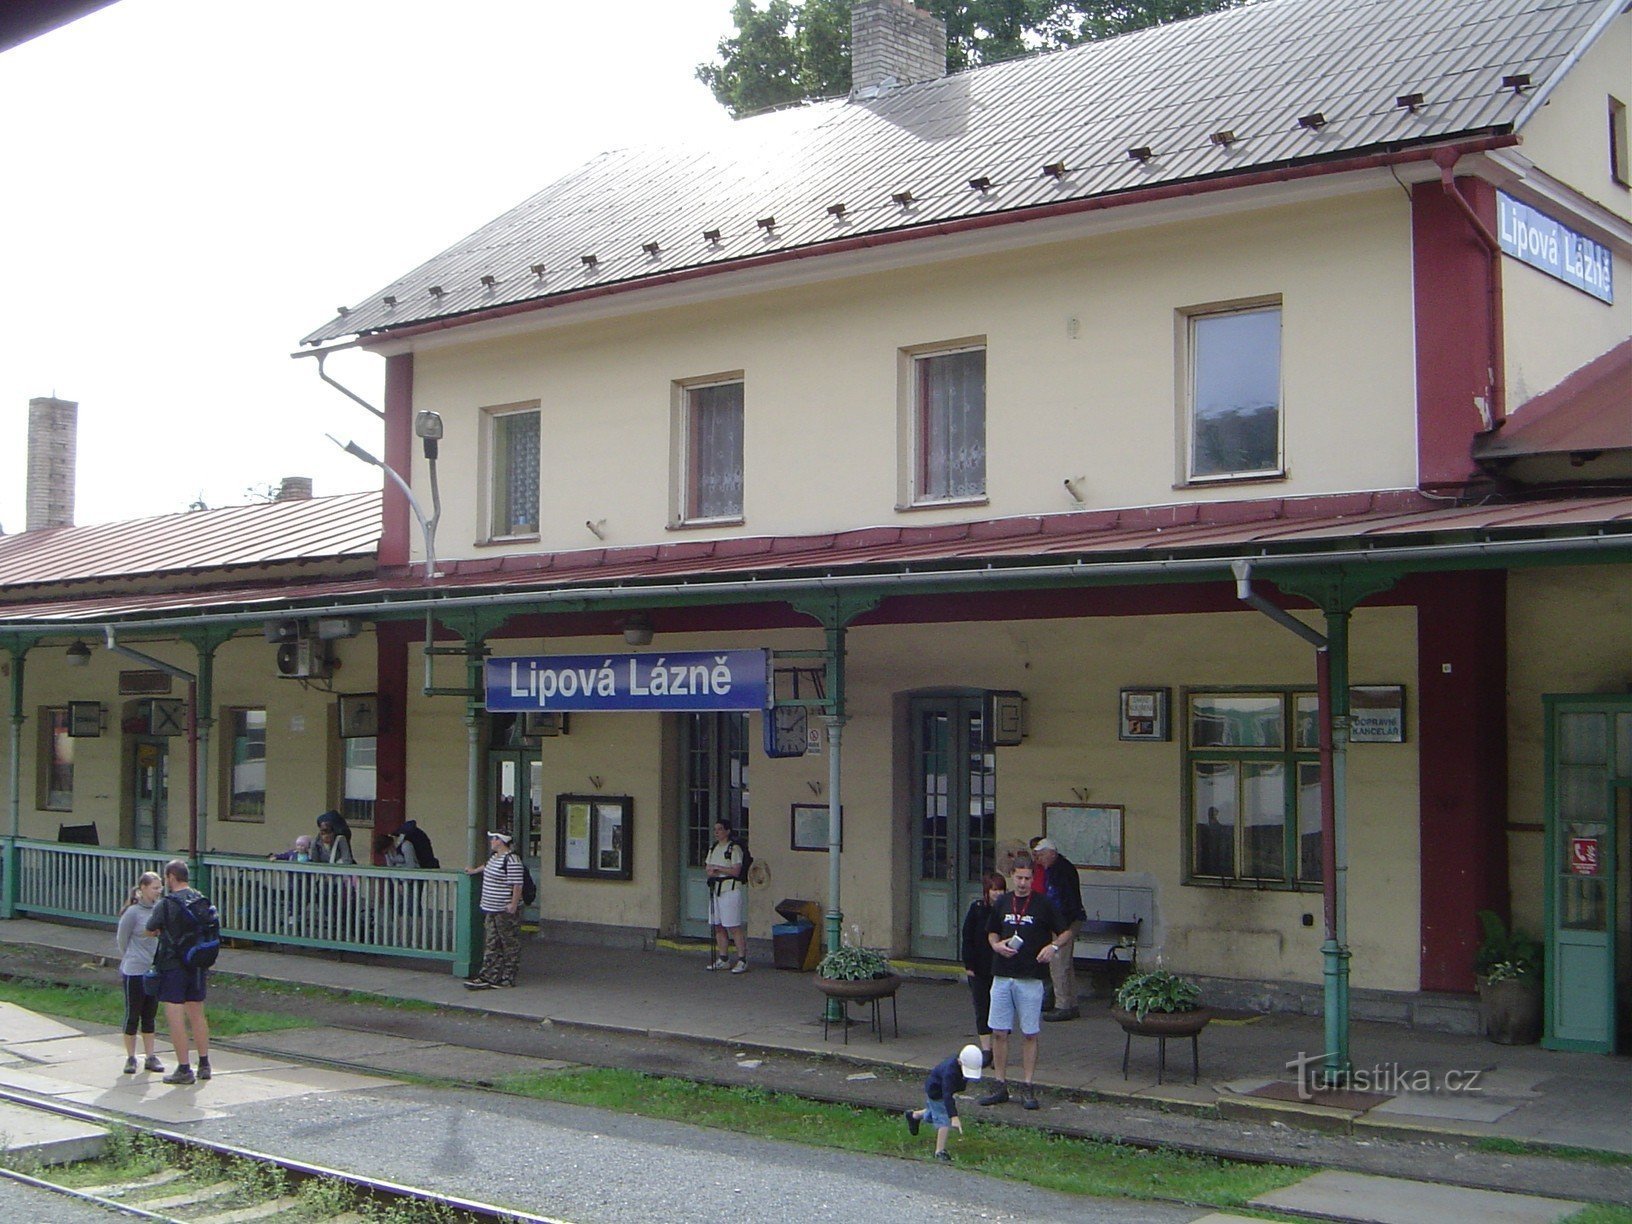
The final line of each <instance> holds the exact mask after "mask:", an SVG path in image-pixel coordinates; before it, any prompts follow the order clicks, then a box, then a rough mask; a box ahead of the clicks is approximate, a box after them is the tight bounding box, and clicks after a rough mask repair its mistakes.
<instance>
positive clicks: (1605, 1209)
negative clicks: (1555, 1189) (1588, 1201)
mask: <svg viewBox="0 0 1632 1224" xmlns="http://www.w3.org/2000/svg"><path fill="white" fill-rule="evenodd" d="M1564 1224H1632V1207H1611V1206H1608V1205H1607V1204H1603V1203H1599V1204H1597V1205H1595V1206H1592V1207H1588V1208H1585V1209H1584V1210H1582V1211H1578V1212H1576V1213H1575V1214H1574V1215H1572V1216H1565V1217H1564Z"/></svg>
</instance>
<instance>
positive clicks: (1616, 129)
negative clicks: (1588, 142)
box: [1609, 95, 1632, 187]
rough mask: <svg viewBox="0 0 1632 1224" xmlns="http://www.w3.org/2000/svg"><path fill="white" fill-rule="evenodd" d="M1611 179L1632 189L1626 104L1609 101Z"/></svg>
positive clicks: (1617, 100)
mask: <svg viewBox="0 0 1632 1224" xmlns="http://www.w3.org/2000/svg"><path fill="white" fill-rule="evenodd" d="M1609 177H1610V178H1612V179H1614V180H1615V181H1616V182H1617V183H1619V184H1620V185H1621V186H1622V187H1632V148H1628V144H1627V133H1626V103H1625V102H1622V101H1621V100H1620V99H1619V98H1617V97H1615V96H1613V95H1611V96H1610V99H1609Z"/></svg>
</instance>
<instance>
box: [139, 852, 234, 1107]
mask: <svg viewBox="0 0 1632 1224" xmlns="http://www.w3.org/2000/svg"><path fill="white" fill-rule="evenodd" d="M187 879H188V877H187V864H186V863H185V862H184V861H183V860H181V859H172V860H171V861H170V862H169V863H166V864H165V868H164V887H165V890H166V891H165V895H164V897H163V899H162V900H160V902H159V903H158V904H157V905H155V906H154V907H153V916H152V917H151V918H149V919H148V920H147V932H146V933H147V934H148V935H149V936H157V937H158V941H159V947H158V951H157V952H155V953H154V955H153V976H154V978H156V979H157V994H158V998H159V1002H160V1003H163V1004H164V1017H165V1023H166V1024H168V1025H169V1027H170V1040H171V1042H172V1043H173V1044H174V1045H175V1047H176V1069H175V1070H174V1071H172V1072H171V1073H170V1074H169V1075H167V1076H165V1077H164V1082H165V1083H167V1084H191V1083H194V1082H195V1081H196V1080H207V1079H209V1078H210V1075H211V1070H210V1025H209V1022H208V1021H207V1020H206V1019H205V1018H204V995H205V989H206V983H205V976H206V975H207V974H208V972H209V969H210V966H211V965H213V964H215V958H216V955H217V954H218V953H219V952H220V950H221V919H220V916H219V915H218V914H217V913H216V911H215V906H214V905H212V904H211V903H210V899H209V898H208V897H206V896H205V895H204V894H203V893H201V892H199V891H198V890H197V889H196V888H194V887H192V885H190V884H189V883H188V882H187ZM150 982H151V979H150ZM189 1029H191V1031H192V1041H191V1042H190V1043H189V1041H188V1030H189ZM191 1046H196V1047H197V1048H198V1074H197V1075H196V1076H195V1075H194V1074H193V1066H192V1061H191V1059H190V1053H191Z"/></svg>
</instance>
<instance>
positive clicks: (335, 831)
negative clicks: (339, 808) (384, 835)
mask: <svg viewBox="0 0 1632 1224" xmlns="http://www.w3.org/2000/svg"><path fill="white" fill-rule="evenodd" d="M342 828H344V831H343V832H342ZM350 832H351V828H350V826H348V825H346V822H345V821H344V820H343V819H341V817H340V814H339V813H338V812H324V813H323V815H321V816H319V817H318V818H317V841H316V842H314V843H313V844H312V862H314V863H335V864H339V863H348V864H353V865H355V864H356V862H357V859H356V857H355V856H354V855H353V854H352V853H351V839H350V838H349V837H348V836H347V834H349V833H350Z"/></svg>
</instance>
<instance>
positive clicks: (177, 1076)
mask: <svg viewBox="0 0 1632 1224" xmlns="http://www.w3.org/2000/svg"><path fill="white" fill-rule="evenodd" d="M164 1082H165V1083H167V1084H191V1083H193V1069H192V1068H191V1067H189V1066H188V1065H187V1064H186V1063H182V1064H181V1066H179V1067H177V1068H176V1069H175V1070H174V1071H172V1072H170V1074H169V1075H167V1076H165V1077H164Z"/></svg>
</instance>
